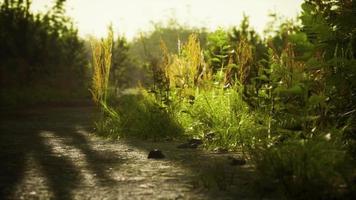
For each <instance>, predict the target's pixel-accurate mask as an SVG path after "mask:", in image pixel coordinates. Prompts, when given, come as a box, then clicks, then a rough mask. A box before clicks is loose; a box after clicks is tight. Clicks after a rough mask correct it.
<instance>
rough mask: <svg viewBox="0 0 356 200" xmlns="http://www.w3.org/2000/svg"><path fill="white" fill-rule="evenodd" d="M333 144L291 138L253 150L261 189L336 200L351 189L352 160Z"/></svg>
mask: <svg viewBox="0 0 356 200" xmlns="http://www.w3.org/2000/svg"><path fill="white" fill-rule="evenodd" d="M340 146H341V145H340V144H336V143H333V142H330V141H325V140H324V139H320V138H319V139H313V140H290V141H288V142H285V143H283V144H280V145H275V146H272V147H270V148H267V149H264V150H261V149H260V151H255V152H254V154H253V155H254V156H253V158H254V159H253V160H254V161H255V164H256V169H257V172H258V173H259V181H258V185H259V186H260V189H263V191H266V190H275V192H282V193H283V194H284V195H286V197H287V198H293V199H335V198H337V199H339V198H345V197H347V196H346V195H348V194H346V193H345V191H352V190H354V189H355V188H352V187H354V186H353V185H352V177H350V174H352V170H354V169H353V167H352V163H351V161H350V159H349V158H348V157H347V154H346V153H345V151H344V150H343V149H341V148H340Z"/></svg>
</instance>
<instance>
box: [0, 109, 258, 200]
mask: <svg viewBox="0 0 356 200" xmlns="http://www.w3.org/2000/svg"><path fill="white" fill-rule="evenodd" d="M93 115H94V112H93V108H92V107H89V106H87V107H58V106H57V107H55V108H53V107H47V108H28V109H26V110H21V111H17V112H13V111H2V113H1V123H0V199H125V200H126V199H257V198H256V195H255V194H253V193H251V192H249V191H251V189H250V186H251V180H250V178H251V177H252V174H251V173H252V172H251V168H250V167H249V165H245V166H243V167H241V166H238V167H237V166H231V165H229V163H228V160H227V159H226V156H227V155H221V154H214V153H209V152H204V151H202V150H199V149H178V148H176V146H177V145H178V143H175V142H160V143H155V142H147V141H134V140H119V141H109V140H105V139H103V138H99V137H96V136H95V135H94V134H93V133H92V132H93V131H92V129H91V127H92V124H93V122H92V119H93ZM153 148H159V149H161V150H162V151H163V153H164V154H165V155H166V158H165V159H163V160H151V159H147V154H148V152H149V150H151V149H153Z"/></svg>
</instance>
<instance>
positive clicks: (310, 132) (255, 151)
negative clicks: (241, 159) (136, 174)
mask: <svg viewBox="0 0 356 200" xmlns="http://www.w3.org/2000/svg"><path fill="white" fill-rule="evenodd" d="M319 4H320V5H319ZM331 4H332V3H331ZM328 5H329V4H328V3H325V2H322V3H320V2H319V3H318V2H314V1H307V2H306V3H305V4H303V10H304V11H303V15H302V17H301V19H302V23H303V26H304V29H301V28H300V27H298V26H296V25H293V24H290V23H285V24H283V25H282V26H281V27H280V30H278V32H277V33H276V35H275V36H273V37H271V38H269V39H266V41H263V40H262V39H260V38H259V37H258V36H256V34H255V33H254V32H253V31H252V30H251V29H249V27H248V26H246V23H247V22H246V21H244V22H243V25H242V26H241V30H240V31H239V30H235V31H234V37H232V36H231V35H230V36H229V35H228V33H226V32H224V31H222V30H219V31H217V32H215V33H211V34H210V35H208V41H207V44H206V49H202V48H201V46H200V42H199V40H198V37H197V35H195V34H192V35H191V36H190V37H189V38H188V40H187V41H186V43H184V44H183V45H181V44H180V45H178V52H176V53H170V52H169V50H168V48H167V47H166V45H165V42H164V41H161V45H160V47H161V52H162V56H161V58H160V62H159V63H158V64H157V63H155V65H152V66H151V70H152V79H153V84H152V86H151V87H150V88H149V89H148V88H147V87H138V88H136V89H135V90H134V92H131V93H129V94H128V93H127V92H126V93H125V92H122V93H121V95H113V94H108V93H110V91H111V90H110V86H109V81H108V77H109V73H110V69H109V68H108V67H110V54H111V52H110V45H111V44H110V43H108V42H106V41H112V35H111V36H109V38H108V39H107V40H106V41H103V42H102V43H100V42H99V43H98V44H97V45H96V46H95V45H94V48H93V49H94V51H101V52H99V53H97V54H95V53H94V54H93V55H94V62H93V63H94V76H93V77H94V78H93V88H92V92H93V96H94V100H95V101H96V102H97V103H98V105H99V106H100V108H101V109H102V113H101V116H100V119H99V120H98V121H97V122H96V128H97V131H98V133H100V134H102V135H105V136H108V137H112V138H120V137H141V138H145V139H154V140H163V139H167V138H168V139H169V138H180V137H190V138H199V139H202V140H203V142H204V146H205V147H206V148H207V149H212V150H214V149H217V148H222V149H225V150H228V151H236V150H238V151H242V152H243V155H244V156H245V157H246V158H247V159H249V160H250V161H251V162H252V163H253V164H254V165H255V167H256V171H257V173H258V174H259V175H260V176H259V178H258V181H257V184H256V185H257V186H258V188H259V189H261V190H262V191H264V192H266V191H270V192H272V193H273V192H276V193H281V194H283V195H284V196H285V197H286V198H293V199H348V198H350V199H351V198H352V197H353V196H355V195H356V193H355V192H356V190H355V189H356V188H355V181H356V171H355V156H354V155H355V154H354V153H355V125H354V124H355V106H354V105H355V87H354V86H355V79H354V76H355V74H356V73H355V67H354V65H355V63H356V62H355V54H354V49H353V45H352V44H354V43H355V40H354V38H353V37H346V38H344V39H340V38H337V37H339V36H340V35H342V34H344V35H347V34H349V35H351V36H354V33H355V32H354V31H355V29H351V30H349V29H342V28H340V29H337V28H335V27H332V26H333V25H334V24H337V23H338V22H337V21H332V20H333V19H332V18H327V17H326V18H325V19H324V18H322V16H324V17H325V16H328V15H330V16H331V15H332V12H333V10H331V8H329V10H328ZM322 6H326V8H325V7H322ZM335 6H336V7H337V8H338V9H340V11H342V10H343V9H346V8H348V6H350V5H348V4H341V3H340V4H337V5H335ZM351 6H353V7H352V8H355V5H351ZM323 9H324V10H323ZM315 11H320V12H319V13H318V12H315ZM344 11H345V12H346V13H344V14H345V15H347V14H348V13H347V10H344ZM340 17H342V16H340ZM315 20H316V21H318V20H319V21H318V23H319V24H318V26H315V25H314V23H315ZM338 25H339V26H342V25H344V24H338ZM325 31H331V32H334V33H335V34H329V33H327V32H325ZM311 37H313V38H311ZM321 41H322V42H321ZM325 41H329V43H328V42H325ZM334 41H342V42H339V43H338V42H336V43H335V42H334ZM257 47H258V48H257ZM105 58H106V59H105ZM99 59H101V60H99ZM98 60H99V61H98ZM110 96H111V98H107V97H110Z"/></svg>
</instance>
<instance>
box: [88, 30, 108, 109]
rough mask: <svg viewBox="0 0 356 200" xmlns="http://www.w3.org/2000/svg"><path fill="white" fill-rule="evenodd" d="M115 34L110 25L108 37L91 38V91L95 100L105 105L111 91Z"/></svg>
mask: <svg viewBox="0 0 356 200" xmlns="http://www.w3.org/2000/svg"><path fill="white" fill-rule="evenodd" d="M113 36H114V33H113V29H112V27H111V26H110V27H109V28H108V35H107V37H106V38H104V39H102V40H98V39H95V38H92V39H91V47H92V68H93V76H92V87H91V90H90V91H91V93H92V97H93V100H94V102H96V103H98V104H103V105H106V104H107V96H108V91H109V77H110V69H111V57H112V45H113Z"/></svg>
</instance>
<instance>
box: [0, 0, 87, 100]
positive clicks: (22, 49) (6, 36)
mask: <svg viewBox="0 0 356 200" xmlns="http://www.w3.org/2000/svg"><path fill="white" fill-rule="evenodd" d="M64 3H65V1H56V3H55V5H54V6H53V7H52V8H51V9H50V10H49V11H48V12H47V13H45V14H41V13H39V14H34V13H32V12H31V10H30V6H31V1H28V0H27V1H22V0H6V1H1V2H0V46H1V49H0V60H1V64H0V65H1V73H0V76H1V78H0V79H1V88H2V89H3V88H5V87H6V88H7V91H10V90H11V92H10V93H5V90H4V92H2V94H3V95H4V96H6V98H7V99H9V101H8V102H2V103H4V104H10V103H15V102H22V103H26V101H27V100H28V101H32V100H30V99H34V98H33V97H31V95H30V96H23V97H25V98H21V99H18V98H17V97H21V91H22V90H31V89H32V90H35V88H36V89H39V88H41V86H43V85H46V87H48V88H51V89H53V90H54V91H57V95H55V96H54V98H53V99H51V100H54V99H56V98H61V99H63V98H71V97H72V98H74V97H75V96H74V95H70V94H77V95H79V94H81V95H82V96H84V95H83V94H86V92H85V89H84V88H85V87H86V80H87V71H86V67H87V66H86V64H87V61H86V58H85V50H84V49H83V43H82V41H81V40H80V39H79V38H78V36H77V30H76V29H75V28H74V27H73V25H72V22H71V20H70V19H69V18H68V17H66V16H65V10H64ZM54 49H55V50H54ZM68 89H70V90H71V92H67V93H66V92H65V90H68ZM83 91H84V92H83ZM43 92H44V95H45V91H43ZM16 93H20V94H16ZM11 94H14V95H13V96H11ZM54 94H55V92H54ZM63 94H68V96H62V95H63ZM44 95H42V96H39V98H38V101H37V102H41V101H45V100H46V99H49V97H46V96H44ZM27 97H28V99H27Z"/></svg>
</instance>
